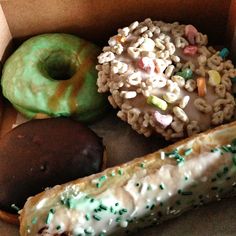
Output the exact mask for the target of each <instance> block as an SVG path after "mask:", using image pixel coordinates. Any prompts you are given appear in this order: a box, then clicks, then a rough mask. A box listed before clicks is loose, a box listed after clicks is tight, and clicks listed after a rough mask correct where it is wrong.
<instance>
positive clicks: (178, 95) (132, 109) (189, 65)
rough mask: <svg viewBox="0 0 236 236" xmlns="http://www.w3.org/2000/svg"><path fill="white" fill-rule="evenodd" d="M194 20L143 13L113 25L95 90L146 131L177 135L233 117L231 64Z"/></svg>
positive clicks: (225, 51)
mask: <svg viewBox="0 0 236 236" xmlns="http://www.w3.org/2000/svg"><path fill="white" fill-rule="evenodd" d="M207 43H208V38H207V35H204V34H202V33H200V32H199V31H198V30H197V29H196V28H195V27H194V26H193V25H181V24H179V23H178V22H175V23H172V24H170V23H164V22H162V21H152V20H151V19H146V20H145V21H143V22H141V23H139V22H138V21H135V22H133V23H132V24H131V25H130V26H128V27H125V28H123V29H119V30H118V34H117V35H115V36H113V37H111V38H110V40H109V41H108V44H109V46H106V47H104V48H103V53H101V54H100V55H99V56H98V62H99V65H97V67H96V68H97V70H98V71H99V72H98V80H97V85H98V91H99V92H100V93H105V92H108V91H109V92H110V93H111V95H110V96H109V97H108V99H109V102H110V103H111V105H112V106H113V107H114V108H119V111H118V113H117V116H118V117H120V118H121V119H122V120H124V121H126V122H128V123H129V124H130V125H131V126H132V128H133V129H134V130H136V131H137V132H138V133H140V134H144V135H145V136H147V137H148V136H150V135H151V134H152V133H155V132H156V133H160V134H162V135H163V136H164V137H165V139H167V140H168V139H175V138H182V137H185V136H191V135H193V134H195V133H199V132H201V131H204V130H207V129H208V128H209V127H211V126H216V125H220V124H222V123H224V122H228V121H230V120H231V119H232V117H233V114H234V109H235V100H234V97H233V96H232V95H231V90H232V79H233V80H234V79H236V69H235V68H234V66H233V64H232V62H231V61H230V60H227V56H228V54H229V51H228V49H226V48H223V49H222V50H221V51H216V50H215V49H214V48H213V47H211V46H207Z"/></svg>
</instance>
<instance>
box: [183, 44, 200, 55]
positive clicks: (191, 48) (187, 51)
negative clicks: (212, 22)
mask: <svg viewBox="0 0 236 236" xmlns="http://www.w3.org/2000/svg"><path fill="white" fill-rule="evenodd" d="M197 49H198V47H197V46H194V45H188V46H186V47H185V48H184V50H183V53H184V54H185V55H187V56H193V55H195V54H196V53H197Z"/></svg>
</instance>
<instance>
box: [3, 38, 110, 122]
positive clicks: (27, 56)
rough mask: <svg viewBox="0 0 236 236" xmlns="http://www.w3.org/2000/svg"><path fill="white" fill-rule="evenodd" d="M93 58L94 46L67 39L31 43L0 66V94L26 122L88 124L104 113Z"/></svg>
mask: <svg viewBox="0 0 236 236" xmlns="http://www.w3.org/2000/svg"><path fill="white" fill-rule="evenodd" d="M98 53H99V49H98V47H97V46H95V45H94V44H92V43H90V42H87V41H85V40H83V39H80V38H78V37H76V36H73V35H69V34H43V35H39V36H35V37H32V38H31V39H29V40H27V41H26V42H24V43H23V44H22V45H21V46H20V47H19V48H18V49H17V50H16V51H15V52H14V53H13V54H12V56H11V57H10V58H9V59H8V60H7V62H6V63H5V65H4V67H3V75H2V90H3V94H4V96H5V97H6V98H7V99H8V100H9V101H10V102H11V103H12V104H13V106H14V107H15V108H16V109H17V110H18V111H20V112H21V113H23V114H24V115H25V116H26V117H28V118H41V117H48V116H50V117H58V116H73V117H75V118H76V119H78V120H80V121H91V120H94V119H95V118H97V117H98V116H100V115H101V114H102V113H103V112H104V110H105V108H106V96H104V95H102V94H99V93H98V92H97V86H96V79H97V73H96V70H95V65H96V61H97V60H96V56H97V55H98Z"/></svg>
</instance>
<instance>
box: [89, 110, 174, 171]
mask: <svg viewBox="0 0 236 236" xmlns="http://www.w3.org/2000/svg"><path fill="white" fill-rule="evenodd" d="M116 112H117V111H110V112H109V113H107V115H106V116H105V117H104V118H103V119H101V120H100V121H97V122H96V123H94V124H92V125H90V128H91V129H92V130H93V131H94V132H95V133H97V135H98V136H100V137H102V138H103V143H104V145H105V147H106V150H107V156H108V162H107V167H110V166H114V165H118V164H121V163H124V162H127V161H131V160H132V159H134V158H137V157H142V156H144V155H146V154H149V153H152V152H155V151H157V150H159V149H160V148H163V147H165V146H168V145H169V144H171V143H170V142H167V141H165V139H164V138H163V137H161V136H157V135H153V136H151V137H148V138H147V137H145V136H144V135H141V134H138V133H137V132H136V131H134V130H133V129H132V128H131V126H130V125H129V124H127V123H126V122H124V121H122V120H120V119H119V118H118V117H117V116H116Z"/></svg>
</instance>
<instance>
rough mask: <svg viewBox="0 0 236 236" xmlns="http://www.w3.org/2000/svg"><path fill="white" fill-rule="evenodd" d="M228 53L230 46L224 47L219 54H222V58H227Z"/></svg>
mask: <svg viewBox="0 0 236 236" xmlns="http://www.w3.org/2000/svg"><path fill="white" fill-rule="evenodd" d="M228 55H229V49H228V48H223V49H222V50H221V51H220V52H219V56H220V57H221V58H222V59H225V58H226V57H227V56H228Z"/></svg>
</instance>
